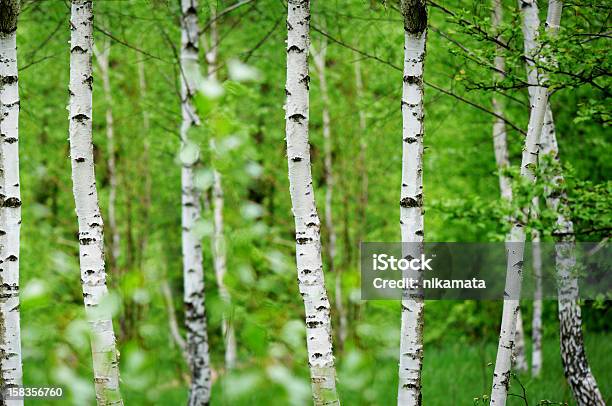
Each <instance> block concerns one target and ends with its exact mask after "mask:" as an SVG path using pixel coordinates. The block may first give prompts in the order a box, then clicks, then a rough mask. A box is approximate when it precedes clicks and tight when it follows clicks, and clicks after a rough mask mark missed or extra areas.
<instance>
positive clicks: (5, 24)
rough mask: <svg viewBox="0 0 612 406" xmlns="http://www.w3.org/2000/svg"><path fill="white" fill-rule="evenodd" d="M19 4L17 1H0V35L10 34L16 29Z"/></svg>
mask: <svg viewBox="0 0 612 406" xmlns="http://www.w3.org/2000/svg"><path fill="white" fill-rule="evenodd" d="M19 3H20V2H19V1H18V0H8V1H6V0H5V1H0V33H2V34H10V33H12V32H14V31H15V30H16V29H17V16H18V15H19Z"/></svg>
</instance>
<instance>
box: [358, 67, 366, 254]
mask: <svg viewBox="0 0 612 406" xmlns="http://www.w3.org/2000/svg"><path fill="white" fill-rule="evenodd" d="M355 87H356V89H357V100H359V101H361V100H363V94H364V92H363V77H362V75H361V63H360V62H359V59H358V60H357V61H355ZM366 129H367V118H366V113H365V110H364V109H363V108H362V107H359V132H360V133H359V166H360V168H359V169H360V176H361V194H360V198H359V206H360V207H359V212H360V216H361V219H360V220H361V225H360V227H359V238H357V241H358V242H360V243H361V242H362V241H363V239H364V238H365V235H366V230H367V207H368V166H367V163H366V160H367V153H368V141H367V137H366Z"/></svg>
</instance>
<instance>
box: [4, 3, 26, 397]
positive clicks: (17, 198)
mask: <svg viewBox="0 0 612 406" xmlns="http://www.w3.org/2000/svg"><path fill="white" fill-rule="evenodd" d="M0 3H3V4H0V10H1V11H2V12H3V15H2V16H0V171H1V172H0V188H1V189H0V198H1V199H0V201H1V202H2V205H1V207H0V374H1V376H0V379H1V382H2V387H1V388H0V390H2V391H4V390H6V389H8V388H16V387H19V386H21V385H22V378H23V375H22V366H21V329H20V323H19V233H20V228H21V192H20V186H19V86H18V71H17V35H16V30H17V16H18V14H19V2H18V1H16V0H10V1H7V0H3V1H1V2H0ZM0 402H1V401H0ZM5 404H7V405H23V400H18V399H16V400H8V401H5Z"/></svg>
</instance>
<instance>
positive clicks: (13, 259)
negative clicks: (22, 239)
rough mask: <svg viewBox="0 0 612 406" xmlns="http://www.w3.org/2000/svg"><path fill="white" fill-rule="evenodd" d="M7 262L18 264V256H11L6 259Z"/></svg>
mask: <svg viewBox="0 0 612 406" xmlns="http://www.w3.org/2000/svg"><path fill="white" fill-rule="evenodd" d="M6 260H7V261H9V262H16V261H17V256H15V255H9V256H8V257H7V258H6Z"/></svg>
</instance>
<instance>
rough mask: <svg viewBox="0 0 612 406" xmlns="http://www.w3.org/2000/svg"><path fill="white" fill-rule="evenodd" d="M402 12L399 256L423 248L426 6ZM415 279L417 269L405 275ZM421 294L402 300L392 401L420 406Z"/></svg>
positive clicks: (407, 2)
mask: <svg viewBox="0 0 612 406" xmlns="http://www.w3.org/2000/svg"><path fill="white" fill-rule="evenodd" d="M401 5H402V13H403V16H404V41H405V42H404V72H403V89H402V103H401V105H402V141H403V142H402V185H401V194H400V229H401V238H402V242H403V243H409V244H406V245H405V247H404V249H403V255H404V256H405V257H412V258H419V257H420V256H421V254H422V253H423V240H424V228H423V227H424V224H423V221H424V216H423V135H424V131H425V128H424V125H423V120H424V116H425V112H424V106H423V95H424V88H423V71H424V61H425V43H426V39H427V8H426V5H425V1H423V0H402V4H401ZM409 277H412V278H419V279H420V278H421V274H420V273H415V274H414V275H409ZM424 304H425V302H424V300H423V296H422V293H420V292H419V293H416V294H410V295H405V297H404V298H403V299H402V311H401V317H402V321H401V327H400V356H399V384H398V395H397V404H398V405H409V406H412V405H421V403H422V395H421V385H422V384H421V371H422V368H423V311H424Z"/></svg>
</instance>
